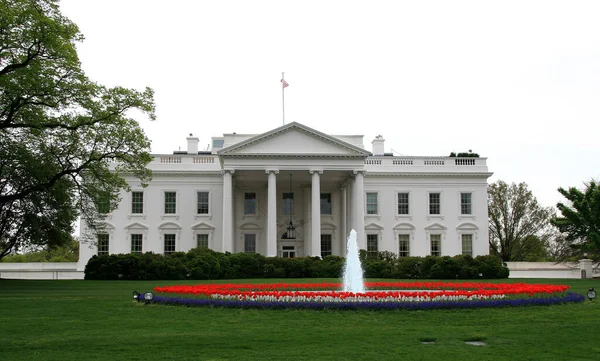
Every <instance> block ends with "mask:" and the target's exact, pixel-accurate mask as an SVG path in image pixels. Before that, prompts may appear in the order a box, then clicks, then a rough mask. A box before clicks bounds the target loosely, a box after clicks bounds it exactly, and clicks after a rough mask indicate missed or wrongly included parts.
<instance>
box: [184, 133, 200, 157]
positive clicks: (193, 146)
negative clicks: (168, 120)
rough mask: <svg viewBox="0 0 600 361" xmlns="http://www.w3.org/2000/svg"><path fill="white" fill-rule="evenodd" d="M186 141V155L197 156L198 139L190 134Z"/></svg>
mask: <svg viewBox="0 0 600 361" xmlns="http://www.w3.org/2000/svg"><path fill="white" fill-rule="evenodd" d="M186 139H187V152H188V154H198V141H199V139H198V137H194V136H193V135H192V133H190V136H189V137H187V138H186Z"/></svg>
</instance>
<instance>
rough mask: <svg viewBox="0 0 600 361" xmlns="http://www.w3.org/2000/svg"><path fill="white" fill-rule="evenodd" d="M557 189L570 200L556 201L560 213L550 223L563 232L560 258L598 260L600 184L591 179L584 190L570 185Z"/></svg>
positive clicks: (599, 258) (599, 256) (599, 246)
mask: <svg viewBox="0 0 600 361" xmlns="http://www.w3.org/2000/svg"><path fill="white" fill-rule="evenodd" d="M558 191H559V192H560V194H562V195H563V196H564V197H565V198H566V199H567V201H569V202H568V203H562V202H560V203H558V204H557V205H556V207H557V208H558V210H559V211H560V213H561V214H562V216H561V217H554V218H552V224H553V225H555V226H556V227H557V228H558V229H559V230H560V231H561V232H562V233H563V234H564V237H563V238H561V239H560V242H562V246H563V247H561V248H560V249H561V250H562V252H561V254H560V257H561V258H563V259H565V258H568V257H574V256H575V257H587V258H591V259H593V260H595V261H600V185H598V183H597V182H596V181H591V182H589V183H588V184H586V187H585V189H584V190H580V189H577V188H575V187H571V188H569V189H564V188H559V189H558Z"/></svg>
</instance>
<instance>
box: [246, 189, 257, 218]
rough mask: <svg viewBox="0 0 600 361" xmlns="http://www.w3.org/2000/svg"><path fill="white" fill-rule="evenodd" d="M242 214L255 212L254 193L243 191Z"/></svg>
mask: <svg viewBox="0 0 600 361" xmlns="http://www.w3.org/2000/svg"><path fill="white" fill-rule="evenodd" d="M244 214H256V193H254V192H252V193H244Z"/></svg>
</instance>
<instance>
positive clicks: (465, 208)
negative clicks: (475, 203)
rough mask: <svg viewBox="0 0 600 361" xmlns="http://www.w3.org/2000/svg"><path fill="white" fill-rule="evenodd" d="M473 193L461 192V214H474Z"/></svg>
mask: <svg viewBox="0 0 600 361" xmlns="http://www.w3.org/2000/svg"><path fill="white" fill-rule="evenodd" d="M471 210H472V203H471V193H461V194H460V214H472V213H471Z"/></svg>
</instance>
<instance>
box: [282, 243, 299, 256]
mask: <svg viewBox="0 0 600 361" xmlns="http://www.w3.org/2000/svg"><path fill="white" fill-rule="evenodd" d="M294 257H296V247H294V246H281V258H294Z"/></svg>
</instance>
